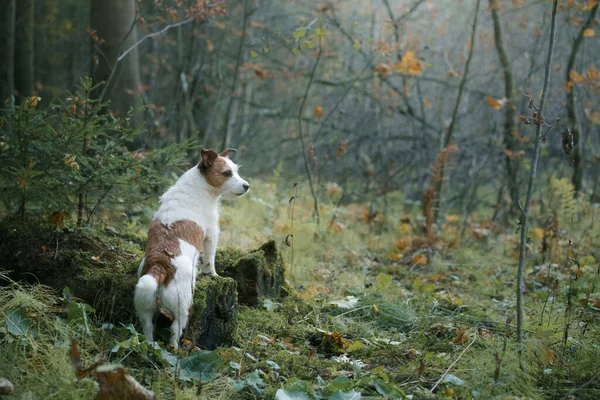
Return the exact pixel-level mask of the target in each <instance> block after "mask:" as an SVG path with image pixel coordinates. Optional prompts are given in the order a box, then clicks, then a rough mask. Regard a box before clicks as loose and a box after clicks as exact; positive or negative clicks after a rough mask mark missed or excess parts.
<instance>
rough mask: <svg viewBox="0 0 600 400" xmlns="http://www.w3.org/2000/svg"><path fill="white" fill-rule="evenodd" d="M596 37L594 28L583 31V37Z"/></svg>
mask: <svg viewBox="0 0 600 400" xmlns="http://www.w3.org/2000/svg"><path fill="white" fill-rule="evenodd" d="M591 36H594V30H593V29H592V28H587V29H586V30H584V31H583V37H591Z"/></svg>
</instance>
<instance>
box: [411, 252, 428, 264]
mask: <svg viewBox="0 0 600 400" xmlns="http://www.w3.org/2000/svg"><path fill="white" fill-rule="evenodd" d="M412 264H413V265H425V264H427V256H426V255H425V254H417V255H415V256H414V257H413V258H412Z"/></svg>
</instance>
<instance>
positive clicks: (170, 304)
mask: <svg viewBox="0 0 600 400" xmlns="http://www.w3.org/2000/svg"><path fill="white" fill-rule="evenodd" d="M232 151H235V149H227V150H225V151H224V152H222V153H221V154H217V153H216V152H214V151H213V150H202V152H201V153H202V159H201V161H200V163H199V164H198V165H197V166H195V167H194V168H192V169H190V170H189V171H187V172H186V173H184V174H183V175H182V176H181V177H180V178H179V179H178V180H177V182H176V183H175V185H173V186H172V187H171V188H169V190H167V192H166V193H165V194H163V195H162V197H161V198H160V208H159V209H158V211H157V212H156V214H155V215H154V220H153V221H152V223H151V224H150V228H149V229H148V244H147V245H146V252H145V254H144V258H143V259H142V262H141V263H140V267H139V270H138V275H139V276H140V279H139V281H138V283H137V285H136V287H135V295H134V304H135V310H136V312H137V315H138V317H139V318H140V320H141V322H142V325H143V333H144V336H146V340H148V341H149V342H152V341H153V340H154V336H153V331H154V324H153V322H152V321H153V318H154V314H155V312H156V310H157V303H158V302H160V305H161V307H163V308H165V309H166V310H167V311H169V312H170V313H171V315H172V316H173V324H172V325H171V342H170V344H171V345H172V346H175V347H177V346H178V344H179V339H180V337H181V334H182V332H183V329H184V328H185V327H186V325H187V322H188V317H189V313H190V308H191V306H192V301H193V295H194V288H195V286H196V276H197V273H198V262H199V260H200V259H202V267H201V268H202V272H203V273H207V274H212V275H217V273H216V271H215V252H216V249H217V242H218V240H219V203H220V199H221V197H222V196H224V197H229V198H233V197H239V196H242V195H244V194H245V193H246V192H247V191H248V189H249V188H250V185H248V182H246V181H245V180H243V179H242V178H241V177H240V176H239V174H238V166H237V165H235V164H234V163H233V162H232V161H231V160H230V159H229V153H230V152H232Z"/></svg>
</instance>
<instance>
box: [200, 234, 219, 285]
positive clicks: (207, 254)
mask: <svg viewBox="0 0 600 400" xmlns="http://www.w3.org/2000/svg"><path fill="white" fill-rule="evenodd" d="M218 240H219V231H218V229H216V230H213V231H212V232H211V235H207V236H205V237H204V256H203V257H202V273H203V274H211V275H214V276H218V275H217V271H215V253H216V252H217V241H218Z"/></svg>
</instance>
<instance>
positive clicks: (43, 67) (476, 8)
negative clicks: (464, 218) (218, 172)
mask: <svg viewBox="0 0 600 400" xmlns="http://www.w3.org/2000/svg"><path fill="white" fill-rule="evenodd" d="M450 3H451V4H450ZM480 3H481V5H479V2H478V3H477V5H476V4H475V2H473V1H462V0H457V1H452V2H448V1H446V0H415V1H409V0H406V1H404V0H402V1H401V0H376V1H352V0H344V1H323V2H313V1H277V0H260V1H259V0H244V1H221V2H210V1H205V0H193V1H192V0H178V1H167V0H163V1H158V0H157V1H149V0H140V1H135V0H126V1H124V0H90V1H69V0H63V1H45V0H35V1H34V0H24V1H15V0H6V1H3V2H2V5H1V7H2V9H1V10H0V15H1V16H2V18H3V19H2V23H1V25H0V27H1V28H0V29H1V31H0V54H2V57H1V58H2V62H1V63H0V89H1V91H0V97H1V98H2V99H8V98H9V96H11V95H14V96H15V101H16V103H17V104H19V103H20V101H21V100H22V99H23V98H24V97H27V96H39V97H41V104H48V102H50V100H51V99H52V97H53V95H54V94H53V93H52V92H50V91H49V88H50V87H52V88H54V89H56V91H57V92H58V94H59V95H63V94H64V93H66V92H67V91H69V90H73V89H74V88H75V86H76V85H77V84H78V82H79V79H80V78H81V77H84V76H91V77H92V78H93V80H94V81H95V82H107V84H106V85H105V86H103V87H100V88H98V89H96V90H95V92H94V93H92V97H96V98H99V97H100V98H102V100H110V101H111V104H110V106H109V108H110V111H111V113H112V114H113V115H114V116H115V117H116V118H124V117H125V115H126V114H127V111H128V110H129V108H130V107H134V106H136V105H143V106H144V107H145V108H144V110H143V111H142V112H139V113H137V114H135V115H134V116H133V117H132V119H131V124H132V125H135V126H141V125H142V124H143V126H144V129H145V131H146V132H145V133H144V134H143V135H141V136H139V137H138V138H136V140H135V142H134V144H132V145H130V146H129V147H139V148H141V149H142V150H143V151H148V150H152V149H155V148H160V147H161V146H163V145H164V144H165V143H171V142H175V143H184V142H185V141H186V140H187V139H189V138H192V139H193V140H195V141H196V143H198V144H200V145H201V146H203V147H206V148H211V147H212V148H216V149H224V148H227V147H234V148H238V150H239V151H240V152H239V153H238V160H239V161H241V163H242V164H245V165H244V172H245V173H246V174H247V175H250V176H260V175H265V174H271V173H272V171H273V170H279V171H281V173H282V174H284V175H285V176H299V175H302V176H306V174H307V173H308V174H309V175H310V176H311V180H312V184H311V188H312V189H313V191H314V192H315V196H316V197H318V196H321V195H323V193H324V192H325V190H324V183H326V182H335V183H336V184H338V185H340V186H342V188H343V190H344V200H343V201H350V200H365V199H366V198H370V199H371V200H373V201H375V202H380V203H381V204H379V205H378V207H379V208H382V207H383V203H384V202H385V196H386V193H389V192H391V191H394V190H401V191H402V192H403V193H404V194H405V196H406V198H407V199H409V200H413V201H420V200H421V196H422V193H423V192H424V190H425V189H426V188H427V186H428V185H429V181H430V180H431V166H432V164H434V163H435V161H436V158H437V157H438V154H439V153H440V151H441V150H442V149H445V148H446V149H447V150H449V151H450V153H453V154H452V155H451V157H450V160H449V162H450V164H451V165H448V166H446V167H444V166H442V171H441V173H442V178H443V179H442V180H441V182H443V183H444V184H443V187H441V186H442V185H441V184H435V186H440V187H436V191H439V190H442V193H444V195H443V196H439V197H441V198H442V199H443V200H442V204H441V205H440V207H451V208H455V209H457V210H460V211H466V212H469V211H472V210H473V209H474V208H476V207H478V206H479V205H481V204H483V205H486V206H491V207H498V209H497V213H498V214H500V216H501V215H502V214H503V213H504V214H506V211H507V210H513V211H514V210H515V207H516V204H517V201H518V200H519V198H520V197H519V196H521V197H522V196H524V187H525V185H526V180H525V179H526V176H527V174H528V166H529V162H530V161H528V160H529V158H528V157H527V155H528V154H529V153H530V151H531V150H532V149H533V142H534V140H532V139H533V138H534V133H533V129H532V127H531V126H528V124H531V122H532V120H531V115H532V109H531V108H530V107H529V98H530V97H529V96H531V98H533V99H534V100H535V99H536V98H539V95H540V90H541V84H542V80H543V72H544V59H545V51H546V47H547V41H548V37H549V35H548V31H549V28H550V24H549V10H548V1H544V0H539V1H536V0H529V1H523V0H500V1H498V0H489V1H488V0H483V1H481V2H480ZM559 9H560V11H559V16H558V27H557V30H558V32H559V33H558V36H557V41H556V50H555V51H556V53H555V58H554V62H553V65H552V76H551V92H550V93H549V98H548V102H549V104H548V107H547V113H546V115H547V119H548V120H550V121H551V122H552V123H550V124H549V125H554V120H555V119H559V118H560V124H559V126H557V127H556V128H555V129H553V130H551V132H550V133H549V134H548V136H547V141H546V144H545V146H544V149H543V157H542V159H541V171H543V172H544V174H547V175H544V176H549V175H550V174H551V175H552V176H554V177H567V178H568V179H569V180H571V181H572V183H573V185H574V189H575V191H576V192H577V193H578V194H579V195H581V196H584V197H586V198H587V199H589V200H591V201H598V196H600V187H599V186H600V185H599V184H600V182H599V179H600V158H599V154H600V135H599V133H600V103H599V99H598V96H599V95H600V86H599V85H600V77H599V76H598V71H597V70H596V68H595V64H597V63H598V57H599V56H600V52H599V51H598V49H599V48H600V46H599V45H598V35H599V34H600V32H599V31H600V29H599V28H598V27H597V22H598V21H597V19H596V16H597V9H598V2H597V1H594V0H578V1H575V0H569V1H567V0H565V1H561V2H560V4H559ZM538 101H539V99H538ZM533 125H535V124H533ZM533 125H532V126H533ZM567 128H568V129H570V131H571V132H572V136H573V139H574V143H573V146H574V147H573V149H572V151H567V154H565V151H564V150H563V146H562V142H563V140H562V139H563V138H562V136H563V134H564V132H563V131H564V130H565V129H567ZM449 145H451V147H448V146H449ZM454 145H455V147H454ZM571 157H572V160H571ZM195 158H197V157H196V153H194V154H190V155H189V158H188V159H189V160H190V161H194V159H195ZM570 164H571V165H570ZM542 182H544V180H542ZM546 182H547V179H546ZM437 201H438V200H436V202H437ZM436 205H437V204H436Z"/></svg>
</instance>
